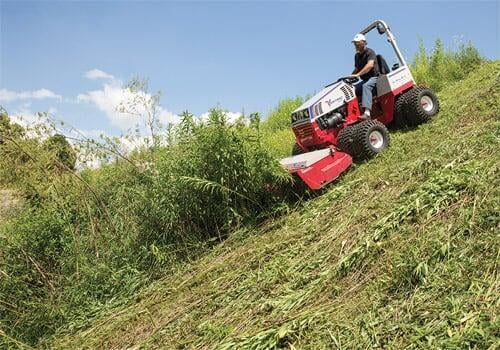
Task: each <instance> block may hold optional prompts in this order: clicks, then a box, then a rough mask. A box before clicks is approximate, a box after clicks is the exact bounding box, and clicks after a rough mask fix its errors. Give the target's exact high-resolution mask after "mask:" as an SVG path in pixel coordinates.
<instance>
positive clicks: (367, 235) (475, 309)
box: [42, 62, 500, 349]
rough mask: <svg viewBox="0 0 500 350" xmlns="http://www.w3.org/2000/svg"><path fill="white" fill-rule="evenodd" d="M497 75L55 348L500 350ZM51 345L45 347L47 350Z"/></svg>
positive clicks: (451, 97) (444, 95)
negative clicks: (285, 210)
mask: <svg viewBox="0 0 500 350" xmlns="http://www.w3.org/2000/svg"><path fill="white" fill-rule="evenodd" d="M499 72H500V62H490V63H486V64H483V65H482V66H481V67H480V68H478V70H477V71H476V72H474V73H473V74H472V75H471V76H470V77H468V78H467V79H465V80H463V81H461V82H458V83H455V84H453V85H451V86H448V87H447V88H445V89H443V90H442V91H441V93H440V95H439V97H440V100H441V106H442V111H441V113H440V114H439V115H438V116H437V118H436V119H435V120H434V121H433V122H432V123H430V124H427V125H423V126H421V127H420V128H418V129H415V130H406V131H400V132H396V133H393V134H392V146H391V148H390V149H388V150H387V151H385V152H384V153H383V154H381V155H380V156H379V157H377V158H376V159H374V160H372V161H370V162H368V163H365V164H361V165H356V166H355V167H354V169H353V170H351V171H350V172H349V173H348V174H347V175H346V176H344V177H343V178H342V180H341V181H339V182H337V183H335V184H334V185H332V186H330V187H329V189H328V191H325V193H324V194H323V195H321V196H319V197H317V198H315V199H313V200H310V201H308V202H307V203H304V204H303V206H301V207H298V208H296V209H295V210H294V211H292V212H290V213H289V214H288V215H285V216H283V217H280V218H278V219H276V220H275V221H272V222H268V223H266V224H265V225H262V226H261V227H256V228H252V229H250V228H246V229H243V230H241V231H238V232H235V233H234V234H233V235H232V236H230V237H229V238H228V239H227V240H226V241H225V242H223V243H222V244H220V245H219V246H218V247H216V248H215V249H214V250H213V251H211V252H210V253H209V254H207V255H206V256H204V257H202V258H200V259H198V260H197V261H194V262H192V263H190V264H188V265H186V266H185V267H183V268H182V269H181V270H179V271H178V272H177V273H175V274H172V275H170V276H167V277H166V278H164V279H163V280H161V281H159V282H157V283H154V284H152V285H151V286H149V287H148V288H146V289H145V290H144V291H142V292H141V293H139V294H138V295H137V296H136V297H135V298H134V300H131V301H130V303H129V305H128V306H127V307H123V308H119V309H115V310H112V311H111V312H109V313H108V314H107V315H104V316H102V317H100V318H99V319H96V320H95V321H94V322H93V323H92V324H91V325H90V326H89V327H87V328H86V329H81V330H79V331H77V332H73V333H68V332H67V331H66V332H65V331H61V332H60V334H59V335H58V336H57V337H56V338H54V339H53V340H54V341H53V343H51V344H49V343H47V344H45V345H46V346H49V347H55V348H61V349H62V348H64V349H67V348H86V349H94V348H103V349H123V348H165V349H174V348H178V349H184V348H190V349H233V348H235V349H273V348H280V347H283V348H292V349H293V348H296V349H331V348H339V349H341V348H349V349H351V348H360V349H368V348H374V347H385V348H391V349H401V348H408V349H414V348H481V349H483V348H491V349H493V348H496V347H498V346H500V343H499V341H498V339H499V329H500V327H499V326H500V324H499V320H498V316H497V315H498V314H499V311H500V310H499V306H500V298H499V292H500V284H499V276H498V262H499V245H498V232H499V229H500V226H499V225H500V217H499V214H498V213H499V212H500V208H499V206H500V205H499V204H500V196H499V190H498V189H499V176H498V170H499V169H498V168H499V165H500V162H499V160H500V159H499V156H498V149H499V148H498V146H499V131H500V73H499ZM42 346H43V345H42Z"/></svg>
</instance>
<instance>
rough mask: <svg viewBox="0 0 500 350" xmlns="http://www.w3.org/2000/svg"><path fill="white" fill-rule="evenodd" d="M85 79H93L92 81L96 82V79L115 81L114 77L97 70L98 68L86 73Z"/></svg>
mask: <svg viewBox="0 0 500 350" xmlns="http://www.w3.org/2000/svg"><path fill="white" fill-rule="evenodd" d="M83 76H84V77H85V78H87V79H92V80H95V79H112V80H113V79H115V77H114V76H112V75H111V74H109V73H106V72H104V71H102V70H100V69H97V68H94V69H91V70H89V71H87V72H85V74H84V75H83Z"/></svg>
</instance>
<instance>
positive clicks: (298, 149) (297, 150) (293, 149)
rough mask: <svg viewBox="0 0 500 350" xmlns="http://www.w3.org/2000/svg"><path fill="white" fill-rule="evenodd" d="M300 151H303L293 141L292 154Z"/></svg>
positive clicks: (294, 154) (300, 152)
mask: <svg viewBox="0 0 500 350" xmlns="http://www.w3.org/2000/svg"><path fill="white" fill-rule="evenodd" d="M302 153H305V152H304V150H303V149H302V147H300V146H299V144H298V143H295V144H294V145H293V147H292V156H296V155H298V154H302Z"/></svg>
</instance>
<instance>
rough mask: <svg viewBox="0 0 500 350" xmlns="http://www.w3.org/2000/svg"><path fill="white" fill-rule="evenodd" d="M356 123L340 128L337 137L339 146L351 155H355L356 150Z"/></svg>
mask: <svg viewBox="0 0 500 350" xmlns="http://www.w3.org/2000/svg"><path fill="white" fill-rule="evenodd" d="M355 127H356V125H349V126H346V127H345V128H343V129H342V130H340V132H339V135H338V137H337V147H338V148H339V149H340V150H341V151H344V152H346V153H349V154H350V155H353V154H354V153H355V152H356V150H355V147H354V131H355Z"/></svg>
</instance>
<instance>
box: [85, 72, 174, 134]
mask: <svg viewBox="0 0 500 350" xmlns="http://www.w3.org/2000/svg"><path fill="white" fill-rule="evenodd" d="M145 96H146V97H149V96H150V95H145ZM133 97H134V93H132V92H131V91H130V90H128V89H123V88H122V87H121V82H120V81H118V80H114V81H112V82H110V83H105V84H104V85H103V88H102V89H101V90H93V91H89V92H87V93H85V94H79V95H78V96H77V101H78V102H86V103H92V104H94V105H95V106H96V107H97V108H98V109H100V110H101V111H103V112H104V113H105V114H106V116H107V117H108V119H109V121H110V122H111V124H112V125H114V126H116V127H118V128H120V129H121V130H128V129H131V128H134V127H135V126H136V125H141V124H143V123H144V120H142V119H140V118H139V117H138V116H135V115H131V114H127V113H121V112H118V111H117V108H118V107H119V106H120V104H121V103H122V102H124V101H130V100H132V99H133ZM139 112H141V111H139ZM143 112H144V111H143ZM158 116H159V120H160V122H161V123H163V124H167V123H178V122H179V120H180V119H179V116H177V115H176V114H174V113H172V112H170V111H168V110H166V109H164V108H163V107H160V108H159V110H158Z"/></svg>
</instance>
